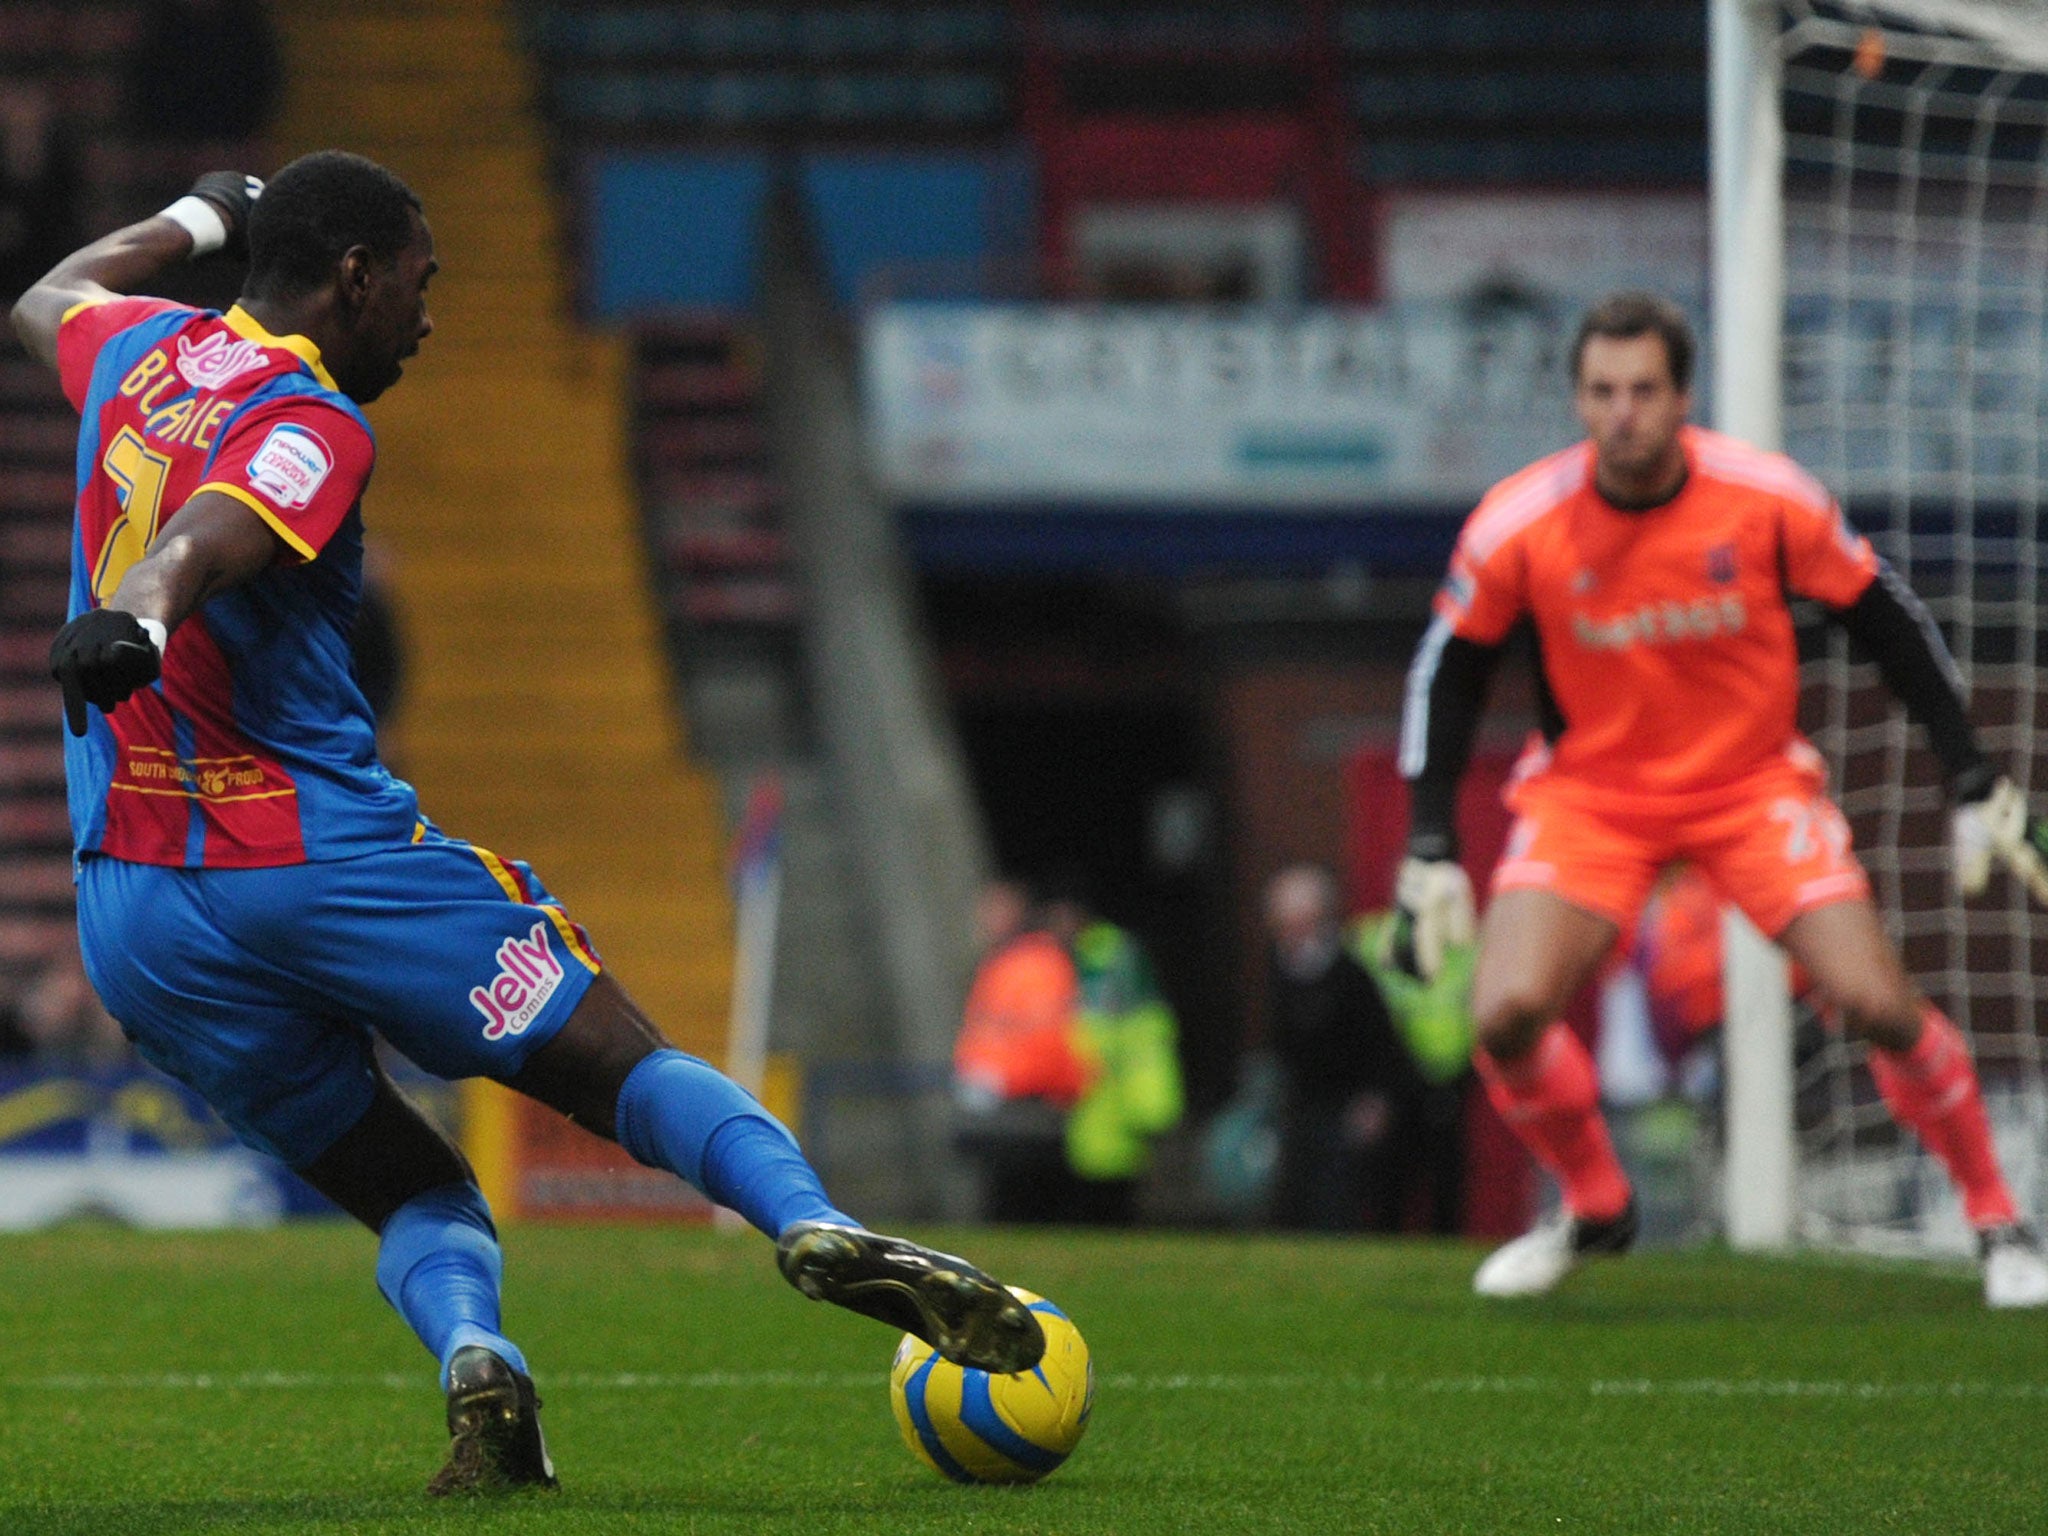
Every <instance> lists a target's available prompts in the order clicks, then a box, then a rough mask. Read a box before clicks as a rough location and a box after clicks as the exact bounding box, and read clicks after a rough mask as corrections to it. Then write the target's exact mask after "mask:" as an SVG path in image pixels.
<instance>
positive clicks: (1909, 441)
mask: <svg viewBox="0 0 2048 1536" xmlns="http://www.w3.org/2000/svg"><path fill="white" fill-rule="evenodd" d="M1710 16H1711V21H1710V33H1709V39H1710V55H1711V76H1712V81H1711V83H1712V90H1711V110H1712V145H1711V177H1712V202H1713V240H1714V265H1713V284H1714V288H1713V292H1714V301H1713V345H1714V364H1715V378H1716V379H1717V381H1718V384H1717V388H1716V398H1715V401H1714V416H1715V420H1716V422H1717V424H1718V425H1720V426H1722V427H1723V428H1724V429H1726V430H1728V431H1731V432H1733V433H1735V434H1736V435H1738V436H1741V437H1744V438H1747V439H1749V440H1751V441H1753V442H1756V443H1758V444H1759V445H1761V446H1766V447H1782V448H1784V449H1786V450H1787V451H1788V452H1790V453H1792V454H1793V456H1794V457H1796V458H1797V459H1799V460H1800V461H1801V462H1802V463H1804V464H1805V465H1806V466H1807V467H1808V468H1810V469H1812V470H1813V471H1814V472H1815V473H1816V474H1818V475H1819V476H1820V477H1821V478H1822V479H1823V480H1824V481H1825V482H1827V484H1828V485H1829V486H1830V488H1831V489H1833V490H1834V491H1835V493H1836V494H1837V495H1838V496H1840V497H1841V498H1842V499H1843V501H1844V503H1845V505H1846V507H1847V509H1848V512H1849V515H1850V518H1851V520H1852V521H1854V522H1855V523H1856V524H1857V525H1858V527H1859V528H1860V529H1861V530H1862V531H1864V532H1866V533H1867V534H1869V535H1870V537H1871V539H1872V541H1873V542H1874V543H1875V544H1876V545H1877V547H1878V549H1879V551H1880V552H1881V553H1882V554H1884V556H1885V557H1886V558H1887V559H1888V560H1889V561H1890V562H1891V563H1892V565H1893V566H1894V567H1896V568H1897V569H1898V570H1899V571H1900V573H1901V574H1902V575H1904V576H1905V577H1906V579H1907V580H1908V581H1909V582H1910V583H1911V584H1912V585H1913V586H1914V587H1915V589H1916V590H1918V591H1919V592H1920V594H1921V596H1922V597H1923V598H1924V599H1925V600H1926V601H1927V604H1928V607H1929V608H1930V610H1931V611H1932V612H1933V614H1934V617H1935V619H1936V620H1937V621H1938V622H1939V623H1940V625H1941V627H1942V629H1943V631H1944V633H1945V634H1946V635H1947V637H1948V640H1949V644H1950V647H1951V649H1952V650H1953V651H1954V652H1955V655H1956V660H1957V662H1958V664H1959V665H1960V667H1961V669H1962V673H1963V676H1964V679H1965V680H1966V682H1967V683H1968V685H1969V687H1970V691H1971V713H1972V715H1973V717H1974V718H1975V719H1976V721H1977V723H1978V726H1979V729H1980V731H1981V733H1982V738H1983V742H1984V745H1985V747H1986V749H1987V750H1989V751H1990V752H1991V753H1992V754H1993V755H1994V756H1995V757H1996V758H1997V759H1998V760H1999V762H2000V763H2001V765H2003V766H2004V767H2006V768H2007V769H2008V771H2010V772H2011V773H2012V775H2013V776H2014V778H2015V779H2016V780H2017V781H2018V782H2020V783H2021V784H2023V785H2026V786H2028V787H2029V788H2030V789H2031V790H2032V792H2033V794H2034V796H2035V798H2036V799H2037V801H2038V800H2039V799H2040V798H2041V797H2042V796H2044V795H2048V711H2044V708H2043V706H2044V704H2048V698H2044V696H2043V684H2044V680H2048V671H2044V663H2048V650H2044V645H2043V636H2042V634H2041V627H2040V598H2041V591H2040V559H2041V556H2040V549H2039V543H2038V536H2039V534H2040V531H2041V529H2040V519H2041V503H2042V499H2043V492H2042V471H2043V467H2044V466H2043V448H2042V440H2043V435H2044V433H2048V389H2044V382H2048V362H2044V354H2048V3H2044V0H2025V3H2019V0H2003V3H2000V0H1761V3H1759V0H1712V9H1711V12H1710ZM1807 641H1808V645H1807V647H1806V648H1805V649H1804V650H1803V652H1802V654H1804V655H1806V656H1807V657H1808V659H1807V660H1806V662H1805V664H1804V666H1803V669H1802V672H1803V676H1802V681H1803V693H1804V702H1803V706H1802V718H1803V724H1804V726H1805V728H1806V729H1807V731H1808V733H1809V734H1810V735H1811V736H1812V737H1813V739H1814V741H1815V744H1816V745H1818V746H1819V747H1820V748H1821V750H1822V751H1823V753H1824V754H1825V755H1826V756H1827V757H1828V759H1829V762H1830V766H1831V769H1832V771H1833V777H1834V790H1835V793H1836V794H1837V796H1838V798H1839V799H1840V802H1841V804H1842V808H1843V810H1844V811H1845V812H1846V813H1847V814H1848V816H1849V818H1850V821H1851V824H1852V825H1853V827H1854V829H1855V832H1856V841H1857V846H1858V850H1859V853H1860V854H1861V856H1862V858H1863V860H1864V863H1865V864H1866V866H1867V867H1868V868H1869V870H1870V873H1871V876H1872V879H1873V883H1874V885H1875V887H1876V891H1877V895H1878V898H1879V901H1880V903H1881V904H1882V906H1883V907H1884V909H1885V911H1886V914H1887V918H1888V921H1889V923H1890V925H1891V928H1892V932H1893V934H1894V936H1895V937H1896V938H1897V939H1898V941H1899V942H1900V944H1901V946H1902V948H1903V951H1904V953H1905V957H1906V963H1907V967H1908V969H1909V970H1910V971H1911V972H1912V973H1913V975H1914V977H1915V979H1916V980H1917V981H1918V982H1919V983H1920V985H1921V986H1922V987H1923V988H1924V989H1925V990H1926V991H1927V992H1928V994H1929V995H1930V996H1931V997H1933V998H1934V999H1935V1001H1936V1002H1937V1003H1938V1004H1940V1005H1941V1006H1942V1007H1943V1008H1944V1009H1945V1010H1946V1011H1947V1012H1948V1013H1949V1015H1950V1016H1951V1017H1952V1018H1954V1019H1955V1021H1956V1023H1957V1025H1958V1026H1959V1027H1960V1028H1961V1029H1962V1030H1963V1032H1964V1034H1965V1036H1966V1037H1967V1038H1968V1039H1969V1040H1970V1042H1971V1046H1972V1049H1973V1050H1974V1052H1975V1053H1976V1057H1977V1061H1978V1066H1979V1071H1980V1074H1981V1075H1982V1077H1983V1079H1984V1084H1985V1093H1986V1100H1987V1103H1988V1105H1989V1107H1990V1110H1991V1114H1992V1120H1993V1125H1994V1128H1995V1130H1996V1132H1997V1135H1998V1143H1999V1151H2000V1155H2001V1158H2002V1160H2003V1161H2004V1163H2005V1166H2006V1170H2007V1173H2008V1175H2009V1177H2011V1179H2012V1181H2013V1184H2014V1190H2015V1194H2016V1195H2017V1196H2018V1197H2019V1200H2020V1202H2021V1205H2022V1207H2023V1208H2024V1209H2025V1210H2026V1211H2027V1212H2028V1213H2029V1214H2030V1215H2032V1216H2033V1217H2035V1218H2036V1219H2038V1218H2039V1217H2040V1216H2041V1215H2042V1214H2043V1205H2044V1195H2048V1190H2044V1187H2043V1185H2044V1177H2048V1087H2044V1077H2043V1051H2042V1040H2041V1019H2040V1007H2041V1004H2042V1002H2043V1000H2044V998H2048V913H2041V912H2034V911H2029V909H2028V907H2027V904H2026V897H2025V894H2024V892H2022V891H2020V890H2019V889H2018V888H2017V887H2016V886H2010V887H2009V886H2007V885H2005V884H1998V885H1994V887H1993V889H1992V891H1991V892H1990V893H1989V894H1988V895H1987V896H1985V897H1984V898H1981V899H1979V900H1977V901H1973V902H1972V903H1971V904H1970V906H1969V908H1968V909H1965V908H1964V907H1962V906H1961V905H1960V904H1958V902H1957V901H1956V900H1955V898H1954V897H1953V896H1952V895H1951V893H1950V892H1949V891H1948V890H1947V888H1946V868H1947V864H1946V854H1945V847H1944V837H1945V833H1946V815H1945V812H1944V807H1943V803H1942V797H1941V792H1940V785H1939V778H1938V774H1937V773H1936V771H1935V769H1934V766H1933V764H1932V762H1931V760H1930V759H1929V758H1928V757H1927V756H1926V755H1925V753H1924V752H1923V751H1921V750H1920V749H1919V748H1918V747H1917V745H1916V744H1915V743H1914V741H1913V739H1912V738H1911V737H1910V736H1909V734H1908V731H1907V728H1906V726H1905V723H1904V721H1903V720H1902V719H1901V718H1900V717H1899V716H1898V715H1897V713H1896V711H1895V710H1893V709H1892V708H1891V707H1890V705H1889V700H1888V697H1887V696H1886V695H1885V693H1884V691H1883V690H1882V688H1881V686H1880V685H1879V684H1878V683H1877V681H1876V678H1875V674H1874V672H1873V671H1872V670H1871V669H1870V668H1869V667H1867V666H1863V665H1860V664H1855V663H1853V662H1852V660H1851V658H1850V657H1849V655H1848V652H1847V649H1846V646H1845V643H1844V642H1843V640H1842V639H1841V637H1840V636H1839V635H1836V634H1833V633H1831V632H1828V631H1826V630H1825V628H1824V627H1823V626H1811V627H1809V630H1808V633H1807ZM1728 951H1729V961H1728V964H1729V985H1728V1009H1727V1011H1728V1015H1729V1017H1728V1024H1727V1033H1728V1050H1727V1052H1726V1057H1727V1060H1728V1064H1729V1074H1728V1084H1727V1118H1726V1129H1727V1146H1728V1153H1727V1161H1726V1164H1725V1169H1724V1190H1725V1198H1724V1205H1725V1213H1726V1223H1727V1230H1728V1234H1729V1237H1730V1240H1731V1242H1734V1243H1736V1244H1737V1245H1738V1246H1747V1247H1774V1246H1784V1245H1787V1244H1790V1243H1792V1242H1795V1241H1796V1242H1808V1243H1822V1244H1828V1245H1835V1246H1849V1247H1856V1248H1863V1249H1868V1250H1873V1251H1886V1252H1917V1253H1929V1252H1942V1251H1956V1252H1961V1251H1964V1250H1965V1249H1966V1248H1967V1246H1968V1242H1969V1234H1968V1232H1967V1230H1966V1228H1965V1226H1964V1224H1963V1221H1962V1217H1961V1213H1960V1211H1959V1209H1958V1208H1957V1205H1956V1202H1955V1200H1954V1198H1953V1196H1952V1195H1951V1194H1950V1192H1949V1190H1948V1188H1947V1184H1946V1181H1945V1179H1944V1178H1943V1177H1942V1176H1941V1173H1940V1170H1939V1169H1938V1168H1937V1167H1935V1166H1934V1165H1933V1164H1932V1163H1931V1162H1930V1161H1929V1160H1928V1159H1927V1158H1926V1157H1925V1155H1924V1154H1923V1153H1921V1152H1920V1150H1919V1149H1918V1148H1917V1147H1916V1146H1915V1145H1914V1143H1913V1141H1912V1138H1911V1137H1910V1136H1909V1135H1907V1134H1905V1133H1902V1132H1899V1131H1898V1130H1897V1129H1896V1128H1895V1127H1893V1125H1892V1124H1891V1121H1890V1118H1889V1116H1887V1115H1886V1113H1885V1111H1884V1108H1883V1105H1882V1103H1881V1101H1880V1100H1879V1099H1878V1096H1877V1093H1876V1091H1875V1088H1874V1087H1873V1086H1872V1084H1871V1082H1870V1079H1869V1076H1868V1073H1867V1071H1866V1070H1865V1069H1864V1066H1863V1062H1862V1053H1861V1051H1860V1049H1859V1048H1857V1047H1855V1046H1853V1045H1851V1044H1849V1043H1847V1042H1845V1041H1843V1040H1842V1039H1841V1038H1840V1037H1839V1036H1838V1035H1834V1034H1830V1033H1827V1032H1825V1031H1821V1030H1812V1029H1805V1030H1802V1031H1800V1032H1799V1034H1798V1035H1797V1037H1796V1039H1795V1034H1794V1030H1793V1029H1792V1027H1791V1011H1790V1009H1789V1007H1788V1005H1787V1001H1786V986H1785V979H1784V972H1783V966H1782V962H1781V961H1779V960H1778V959H1777V957H1776V954H1775V951H1773V950H1771V948H1770V946H1768V945H1766V944H1765V943H1764V942H1763V941H1762V940H1761V939H1760V938H1758V937H1756V936H1755V935H1754V933H1753V932H1744V933H1742V934H1741V935H1740V936H1731V942H1730V944H1729V946H1728ZM1795 1054H1796V1059H1795Z"/></svg>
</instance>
